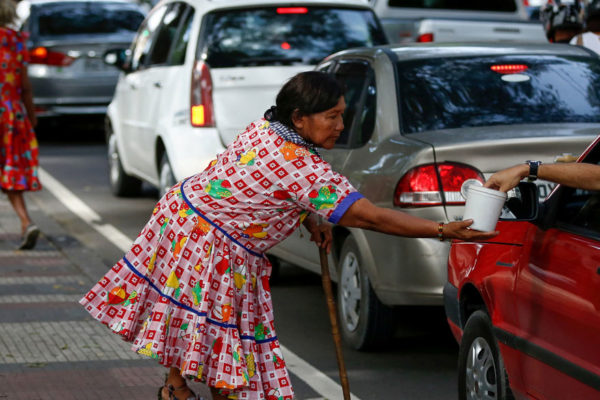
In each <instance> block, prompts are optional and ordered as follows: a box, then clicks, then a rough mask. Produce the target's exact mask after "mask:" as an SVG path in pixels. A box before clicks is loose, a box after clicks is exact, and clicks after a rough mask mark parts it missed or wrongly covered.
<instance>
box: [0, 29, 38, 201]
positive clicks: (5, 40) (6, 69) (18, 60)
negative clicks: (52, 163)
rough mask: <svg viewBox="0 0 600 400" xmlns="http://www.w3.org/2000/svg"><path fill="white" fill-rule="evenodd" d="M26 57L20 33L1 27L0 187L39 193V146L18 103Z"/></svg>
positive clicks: (25, 112) (22, 106)
mask: <svg viewBox="0 0 600 400" xmlns="http://www.w3.org/2000/svg"><path fill="white" fill-rule="evenodd" d="M28 61H29V55H28V53H27V48H26V47H25V37H24V35H23V34H22V33H20V32H16V31H14V30H12V29H8V28H0V138H1V139H2V146H1V147H0V168H1V170H0V188H2V189H4V190H31V191H34V190H40V189H41V188H42V187H41V185H40V182H39V179H38V144H37V140H36V138H35V133H34V131H33V128H32V127H31V123H30V122H29V118H28V117H27V111H26V110H25V106H24V105H23V101H22V100H21V91H22V89H21V74H22V71H23V70H25V68H27V63H28Z"/></svg>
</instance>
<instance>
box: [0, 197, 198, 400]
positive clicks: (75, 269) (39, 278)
mask: <svg viewBox="0 0 600 400" xmlns="http://www.w3.org/2000/svg"><path fill="white" fill-rule="evenodd" d="M32 197H33V196H32ZM27 200H28V207H29V210H30V213H31V215H32V218H33V219H34V221H35V222H36V224H37V225H38V226H39V227H40V229H41V231H42V232H43V234H42V235H40V238H39V240H38V244H37V246H36V248H35V249H34V250H30V251H17V250H14V249H15V248H16V247H17V245H18V243H19V242H20V234H19V223H18V219H17V217H16V216H15V215H14V212H13V210H12V208H11V207H10V204H9V203H8V200H7V198H6V196H4V195H2V194H0V400H4V399H10V400H13V399H14V400H17V399H22V400H54V399H56V400H59V399H60V400H87V399H90V400H91V399H103V400H104V399H124V400H125V399H140V400H142V399H144V400H147V399H156V398H157V391H158V387H159V386H160V385H161V384H162V382H163V379H164V374H165V372H167V369H166V368H164V367H162V366H160V365H158V364H157V363H156V362H155V361H153V360H149V359H147V358H144V357H142V356H139V355H137V354H135V353H134V352H132V351H131V350H130V348H129V347H130V346H129V344H128V343H126V342H124V341H122V340H120V339H119V338H118V337H117V336H116V335H114V334H112V333H111V332H110V331H109V330H108V329H107V328H106V327H104V326H103V325H102V324H100V323H98V322H96V321H95V320H93V319H92V318H91V317H90V316H89V315H88V314H87V313H86V312H85V311H84V309H83V308H82V307H81V306H80V305H79V303H78V300H79V299H80V298H81V297H82V296H83V294H84V293H85V292H86V291H87V290H88V289H89V288H90V287H91V285H92V284H93V283H94V282H95V281H96V280H97V279H99V271H106V270H108V268H109V266H107V265H104V264H103V263H102V261H100V259H99V258H98V257H97V256H96V255H95V254H93V253H92V252H90V251H89V250H87V249H85V248H84V247H83V246H82V245H81V244H80V243H79V242H78V241H77V240H76V239H74V238H72V237H70V236H69V235H67V233H66V232H65V231H64V230H63V229H62V228H61V227H60V226H59V225H58V224H57V223H56V222H54V220H52V219H51V218H50V217H49V216H47V215H46V214H44V213H43V212H42V211H41V210H40V209H39V207H37V204H36V202H35V201H34V200H32V199H31V198H28V199H27ZM190 387H192V388H193V389H194V390H195V391H196V392H197V393H198V394H200V395H203V396H205V397H206V399H210V395H209V392H208V390H207V389H206V387H205V386H203V385H200V384H195V383H191V384H190Z"/></svg>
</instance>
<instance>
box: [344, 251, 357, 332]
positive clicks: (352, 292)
mask: <svg viewBox="0 0 600 400" xmlns="http://www.w3.org/2000/svg"><path fill="white" fill-rule="evenodd" d="M339 284H340V285H341V291H342V295H341V307H342V314H343V318H344V320H343V321H342V323H344V324H345V325H346V328H347V329H348V331H350V332H352V331H354V330H355V329H356V328H357V326H358V322H359V318H360V304H361V300H362V299H361V280H360V268H359V265H358V258H357V257H356V254H354V253H347V254H346V256H345V257H344V259H343V261H342V272H341V276H340V282H339Z"/></svg>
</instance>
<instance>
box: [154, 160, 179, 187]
mask: <svg viewBox="0 0 600 400" xmlns="http://www.w3.org/2000/svg"><path fill="white" fill-rule="evenodd" d="M176 183H177V181H176V180H175V175H173V169H172V168H171V163H170V162H169V157H167V153H164V154H163V155H162V157H161V159H160V170H159V177H158V192H159V195H160V197H163V196H164V195H165V194H166V193H167V192H168V191H169V190H170V189H171V188H172V187H173V185H175V184H176Z"/></svg>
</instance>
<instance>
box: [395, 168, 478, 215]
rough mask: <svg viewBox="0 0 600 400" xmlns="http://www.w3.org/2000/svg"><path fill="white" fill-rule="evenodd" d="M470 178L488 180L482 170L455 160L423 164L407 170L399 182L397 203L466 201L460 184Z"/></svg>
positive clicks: (449, 203) (396, 194) (417, 203)
mask: <svg viewBox="0 0 600 400" xmlns="http://www.w3.org/2000/svg"><path fill="white" fill-rule="evenodd" d="M467 179H477V180H479V181H480V182H482V183H483V182H484V179H483V175H482V174H481V172H479V171H477V170H476V169H475V168H473V167H470V166H468V165H464V164H459V163H452V162H445V163H441V164H426V165H420V166H418V167H415V168H413V169H411V170H410V171H408V172H407V173H406V174H404V176H403V177H402V178H401V179H400V181H399V182H398V184H397V185H396V192H395V193H394V205H395V206H398V207H432V206H440V205H462V204H465V200H464V199H463V198H462V196H461V194H460V187H461V186H462V184H463V182H464V181H466V180H467Z"/></svg>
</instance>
